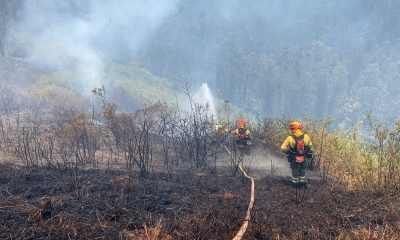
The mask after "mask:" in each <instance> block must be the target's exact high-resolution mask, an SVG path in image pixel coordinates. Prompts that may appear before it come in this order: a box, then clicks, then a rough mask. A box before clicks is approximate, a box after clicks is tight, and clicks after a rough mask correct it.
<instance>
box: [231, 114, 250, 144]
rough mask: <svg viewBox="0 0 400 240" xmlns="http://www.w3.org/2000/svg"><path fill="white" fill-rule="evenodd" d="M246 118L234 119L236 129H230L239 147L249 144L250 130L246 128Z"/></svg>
mask: <svg viewBox="0 0 400 240" xmlns="http://www.w3.org/2000/svg"><path fill="white" fill-rule="evenodd" d="M246 125H247V123H246V120H245V119H243V118H239V119H238V120H237V121H236V129H235V130H233V131H232V134H233V135H235V137H236V144H237V145H238V146H239V147H244V146H246V145H250V144H251V142H250V141H251V138H250V134H251V133H250V130H249V129H247V128H246Z"/></svg>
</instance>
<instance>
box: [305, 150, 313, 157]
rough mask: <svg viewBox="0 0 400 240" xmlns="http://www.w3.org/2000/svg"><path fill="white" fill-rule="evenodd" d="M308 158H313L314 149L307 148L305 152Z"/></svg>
mask: <svg viewBox="0 0 400 240" xmlns="http://www.w3.org/2000/svg"><path fill="white" fill-rule="evenodd" d="M305 157H306V158H312V157H313V151H312V150H311V149H309V150H307V152H306V154H305Z"/></svg>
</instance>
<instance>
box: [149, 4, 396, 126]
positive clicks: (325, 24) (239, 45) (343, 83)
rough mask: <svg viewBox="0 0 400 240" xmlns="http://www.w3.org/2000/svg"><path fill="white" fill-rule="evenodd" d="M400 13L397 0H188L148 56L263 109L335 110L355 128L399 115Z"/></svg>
mask: <svg viewBox="0 0 400 240" xmlns="http://www.w3.org/2000/svg"><path fill="white" fill-rule="evenodd" d="M399 16H400V3H399V1H390V0H389V1H364V0H350V1H308V0H303V1H274V0H271V1H254V2H253V3H252V4H248V2H247V1H182V2H181V4H180V5H179V8H178V10H177V11H176V13H175V14H173V15H172V16H170V17H169V18H167V19H166V21H165V22H164V24H163V25H162V26H160V27H159V30H158V31H157V32H156V33H155V34H154V37H153V38H151V39H150V40H149V42H148V43H147V45H146V49H145V50H144V53H143V55H142V56H143V58H144V59H146V62H147V66H148V67H149V68H150V69H152V70H153V71H155V72H156V73H158V74H160V75H165V76H168V77H170V78H172V79H177V80H178V79H179V77H180V76H187V77H188V78H191V79H194V80H195V81H199V82H203V81H207V82H209V83H211V84H212V86H213V87H214V91H215V92H216V93H217V95H218V96H219V97H221V98H224V99H229V100H231V101H233V102H235V103H237V104H239V105H242V106H243V107H245V108H251V110H252V111H253V112H254V113H256V114H258V116H260V117H277V116H282V115H291V116H300V115H306V116H326V115H331V116H334V118H335V120H336V123H338V124H339V123H342V124H346V125H347V126H348V125H349V124H352V123H354V122H356V121H358V120H360V119H362V118H363V116H364V114H365V113H366V112H367V111H373V112H374V113H375V114H376V115H378V116H380V117H382V118H384V119H385V120H387V121H390V122H393V121H394V120H395V119H396V117H398V114H397V113H398V112H399V110H400V109H399V105H398V104H396V103H398V102H399V100H400V98H399V95H398V94H396V93H397V92H399V90H400V83H399V77H400V73H399V71H400V61H399V60H400V51H399V50H400V41H399V39H400V26H399V24H398V23H399V20H400V19H399V18H400V17H399ZM177 26H178V27H177ZM158 39H164V41H162V42H160V41H158Z"/></svg>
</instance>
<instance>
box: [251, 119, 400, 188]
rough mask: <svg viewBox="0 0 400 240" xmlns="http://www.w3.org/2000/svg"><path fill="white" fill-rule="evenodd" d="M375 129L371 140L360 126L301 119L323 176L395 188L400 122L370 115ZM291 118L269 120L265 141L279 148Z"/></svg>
mask: <svg viewBox="0 0 400 240" xmlns="http://www.w3.org/2000/svg"><path fill="white" fill-rule="evenodd" d="M368 119H369V123H370V128H371V129H372V130H373V134H372V136H371V137H372V138H371V139H370V140H369V141H366V140H364V139H365V138H364V137H362V136H361V130H362V129H361V128H360V126H359V125H356V126H354V127H353V128H352V129H350V130H347V131H343V130H334V129H330V126H331V125H332V124H333V119H332V118H330V117H328V118H326V119H325V120H322V119H304V120H302V122H303V124H304V126H305V131H306V133H308V134H309V135H310V137H311V139H312V142H313V146H314V158H313V161H312V167H314V168H317V169H319V170H320V171H321V173H322V175H323V177H326V178H332V177H333V178H334V179H336V180H339V181H341V182H343V183H344V184H345V185H346V186H347V187H348V188H350V189H367V190H393V189H398V188H400V151H399V150H398V146H399V145H400V121H398V122H396V125H395V127H393V128H389V127H387V126H386V125H385V124H383V123H380V122H378V121H377V120H376V119H374V118H373V117H372V115H370V114H369V115H368ZM289 120H290V119H289V118H283V119H267V120H265V121H264V124H263V125H262V128H261V129H260V130H259V131H260V136H262V139H263V143H264V144H266V145H267V147H269V148H273V149H279V146H280V144H282V142H283V140H284V139H285V137H286V136H287V135H288V123H289Z"/></svg>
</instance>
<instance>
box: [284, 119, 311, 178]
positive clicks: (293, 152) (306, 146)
mask: <svg viewBox="0 0 400 240" xmlns="http://www.w3.org/2000/svg"><path fill="white" fill-rule="evenodd" d="M281 150H282V152H283V153H286V155H287V158H288V161H289V162H290V168H291V169H292V183H294V184H304V183H306V182H307V179H306V176H305V168H306V164H307V162H308V161H309V159H311V158H312V153H313V149H312V142H311V139H310V136H308V134H306V133H304V130H303V125H302V124H301V123H300V122H292V123H291V124H290V135H289V136H288V137H287V138H286V139H285V141H284V142H283V144H282V146H281Z"/></svg>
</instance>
